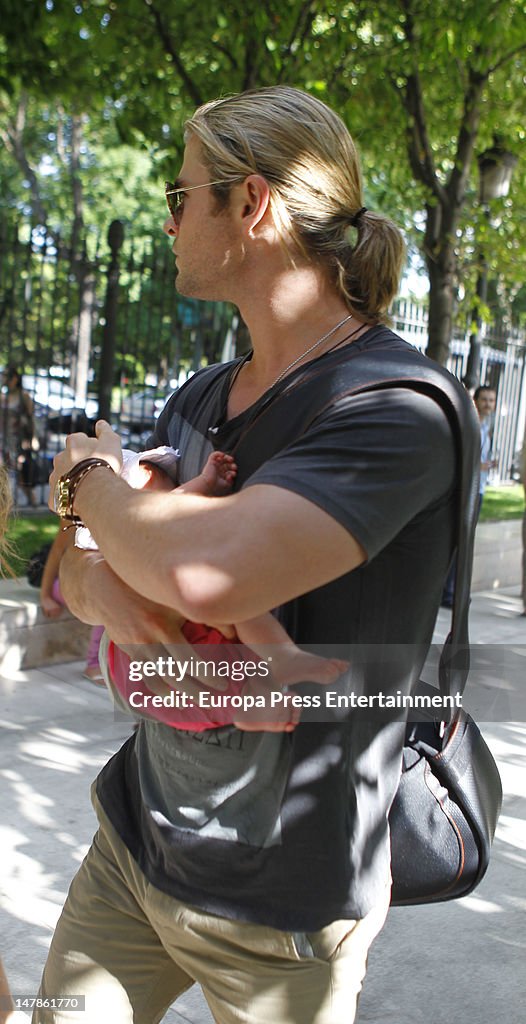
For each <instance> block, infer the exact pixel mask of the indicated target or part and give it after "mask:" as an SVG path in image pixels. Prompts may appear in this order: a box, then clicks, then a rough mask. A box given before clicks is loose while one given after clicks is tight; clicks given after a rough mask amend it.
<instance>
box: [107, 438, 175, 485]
mask: <svg viewBox="0 0 526 1024" xmlns="http://www.w3.org/2000/svg"><path fill="white" fill-rule="evenodd" d="M178 459H179V452H178V451H175V449H173V448H168V447H167V446H162V447H160V448H152V449H151V450H150V451H147V452H132V451H129V449H127V448H124V449H123V452H122V470H121V476H122V478H123V480H126V483H128V484H129V485H130V487H133V488H134V489H135V490H137V491H144V490H150V491H172V490H173V488H174V487H175V485H176V482H177V462H178Z"/></svg>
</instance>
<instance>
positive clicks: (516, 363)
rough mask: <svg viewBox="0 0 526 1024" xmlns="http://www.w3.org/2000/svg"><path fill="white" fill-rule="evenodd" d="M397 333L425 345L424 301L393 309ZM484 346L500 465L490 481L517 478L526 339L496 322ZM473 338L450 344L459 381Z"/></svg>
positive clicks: (484, 376) (525, 417)
mask: <svg viewBox="0 0 526 1024" xmlns="http://www.w3.org/2000/svg"><path fill="white" fill-rule="evenodd" d="M393 321H394V323H393V326H394V329H395V331H397V333H398V334H400V335H401V337H403V338H405V340H406V341H409V342H410V343H411V344H412V345H414V346H415V347H416V348H418V349H420V350H421V351H425V349H426V346H427V309H426V307H425V305H424V304H423V303H417V302H414V301H412V300H410V299H399V300H397V302H396V303H395V304H394V308H393ZM484 341H485V344H483V345H482V348H481V365H480V382H481V384H488V385H490V386H491V387H492V388H494V389H495V391H496V393H497V407H496V410H495V416H494V423H493V430H492V434H493V444H492V456H493V458H494V459H495V460H496V462H497V466H496V468H495V469H494V470H492V471H491V473H490V482H493V483H500V482H507V481H509V480H511V479H513V478H515V477H516V478H518V474H517V470H518V453H519V451H520V448H521V446H522V442H523V438H524V431H525V424H526V337H525V335H524V334H521V333H520V332H518V331H512V330H510V329H509V328H506V327H505V325H504V324H501V323H498V324H495V325H494V326H492V327H491V328H490V329H488V330H487V331H486V334H485V337H484ZM468 356H469V335H468V333H467V332H466V333H465V334H463V333H460V332H456V333H455V334H454V337H453V338H452V341H451V346H450V355H449V359H448V362H447V366H448V369H449V370H450V371H451V373H453V374H454V375H455V376H456V377H458V379H459V380H463V379H464V377H465V375H466V370H467V363H468Z"/></svg>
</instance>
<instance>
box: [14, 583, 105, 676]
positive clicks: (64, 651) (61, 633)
mask: <svg viewBox="0 0 526 1024" xmlns="http://www.w3.org/2000/svg"><path fill="white" fill-rule="evenodd" d="M90 632H91V626H86V625H85V624H84V623H83V622H79V620H78V619H75V618H74V617H73V615H71V614H70V613H69V612H68V611H67V609H66V608H64V610H63V612H62V615H61V616H60V618H58V619H46V617H45V616H44V614H43V612H42V609H41V607H40V603H39V595H38V590H37V589H36V588H35V587H31V586H30V585H29V583H28V582H27V580H25V579H16V580H2V581H1V582H0V672H2V671H7V670H13V669H15V670H16V669H20V668H23V669H28V668H39V667H41V666H43V665H54V664H58V663H60V662H68V661H78V660H80V659H82V658H84V657H85V655H86V650H87V646H88V641H89V637H90Z"/></svg>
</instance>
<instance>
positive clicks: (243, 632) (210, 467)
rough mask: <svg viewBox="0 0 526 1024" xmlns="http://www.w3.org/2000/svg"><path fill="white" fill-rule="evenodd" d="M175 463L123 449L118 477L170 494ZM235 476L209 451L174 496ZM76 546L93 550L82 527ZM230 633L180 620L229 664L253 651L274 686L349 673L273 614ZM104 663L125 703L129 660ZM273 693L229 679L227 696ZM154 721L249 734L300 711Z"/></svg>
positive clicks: (290, 724) (191, 636)
mask: <svg viewBox="0 0 526 1024" xmlns="http://www.w3.org/2000/svg"><path fill="white" fill-rule="evenodd" d="M178 458H179V453H178V452H176V451H175V450H174V449H173V448H168V447H166V446H163V447H160V448H154V449H152V450H151V451H147V452H140V453H136V452H130V451H127V450H126V449H125V450H124V451H123V468H122V471H121V475H122V477H123V479H125V480H126V481H127V483H129V484H130V486H131V487H134V488H136V489H138V490H155V491H160V490H162V491H171V490H173V489H174V487H175V481H176V476H177V461H178ZM236 472H237V467H236V464H235V461H234V459H233V458H232V456H231V455H226V454H225V453H224V452H212V453H211V455H210V456H209V457H208V460H207V462H206V464H205V466H204V468H203V470H202V472H201V473H200V474H199V476H196V477H194V478H193V479H192V480H189V481H188V482H187V483H185V484H181V485H179V486H178V487H177V493H178V494H181V493H184V494H200V495H203V496H205V497H221V496H223V495H226V494H229V493H230V491H231V489H232V485H233V482H234V480H235V477H236ZM75 543H76V545H77V547H84V548H89V547H91V548H95V547H96V545H95V543H94V541H93V539H92V537H91V534H90V533H89V531H88V530H87V528H86V527H81V528H79V529H78V530H77V536H76V541H75ZM234 629H235V632H236V636H235V637H234V639H232V638H231V637H226V636H224V635H223V634H222V633H221V632H220V631H219V630H218V629H217V628H212V627H207V626H203V625H198V624H196V623H192V622H188V621H187V620H185V619H184V618H183V617H182V616H181V630H182V633H183V635H184V636H185V638H186V640H187V641H188V643H189V644H190V645H195V644H212V645H217V644H224V645H227V646H228V647H229V648H230V651H227V650H226V648H225V657H229V656H230V659H231V660H232V647H233V646H234V648H235V645H237V644H242V645H244V646H245V647H247V648H249V651H248V652H245V653H246V655H247V656H248V657H250V654H251V652H255V654H256V655H257V657H258V658H259V659H268V660H270V667H271V679H272V683H274V684H277V686H278V688H283V687H285V686H286V685H287V684H292V683H299V682H304V681H307V680H309V681H311V682H316V683H323V684H329V683H333V682H334V681H335V680H336V679H337V678H338V676H340V675H341V674H342V672H344V671H345V670H346V669H347V668H348V662H346V661H340V660H339V659H336V658H321V657H318V656H317V655H313V654H309V653H307V652H306V651H303V650H301V648H300V647H297V646H296V644H295V643H294V642H293V641H292V640H291V638H290V637H289V635H288V633H287V632H286V631H285V629H284V628H283V626H282V625H281V624H280V623H279V622H278V620H277V619H276V618H275V617H274V615H272V614H271V612H267V613H266V614H264V615H259V616H258V617H257V618H253V619H248V620H246V621H245V622H240V623H236V624H234ZM178 647H179V645H178ZM193 655H195V651H194V649H193V647H192V648H191V650H190V657H191V656H193ZM247 656H245V657H244V659H243V660H244V661H246V660H247ZM233 657H234V658H235V659H236V660H237V661H239V659H240V652H239V649H235V653H234V655H233ZM108 661H109V668H110V674H111V678H112V682H113V683H114V685H115V687H116V688H117V690H118V692H119V694H120V695H121V697H124V698H125V699H126V698H127V696H128V691H129V688H130V681H129V665H130V659H129V657H128V655H127V654H125V653H124V652H123V651H121V650H120V649H119V648H118V647H117V646H115V645H113V644H112V643H110V649H109V656H108ZM201 681H202V682H204V683H207V684H208V685H209V680H206V679H202V680H201ZM137 689H138V685H137V683H134V684H133V690H134V691H137ZM271 689H272V685H271V683H269V682H266V681H265V680H263V679H261V678H260V679H249V680H247V679H245V680H243V682H242V683H241V684H236V683H234V682H233V681H231V680H230V681H229V684H228V689H227V691H226V692H227V693H228V694H231V695H232V694H236V695H237V694H241V693H243V695H244V696H246V695H250V696H253V697H258V696H263V697H266V696H267V695H268V694H269V693H270V691H271ZM274 689H276V685H274ZM144 692H145V693H147V692H148V691H147V690H146V689H145V691H144ZM224 692H225V691H223V693H224ZM165 712H166V713H165ZM155 717H157V718H160V719H161V720H162V721H164V722H165V723H166V724H169V725H171V726H172V727H173V728H178V729H185V730H189V731H195V732H197V731H202V730H204V729H213V728H220V727H222V726H224V725H230V724H234V725H235V726H236V727H237V728H238V729H244V730H248V731H252V730H257V731H261V730H265V731H273V732H274V731H275V732H291V731H292V730H293V729H294V728H295V727H296V724H297V722H298V720H299V712H297V711H296V710H295V709H290V708H288V707H283V706H281V705H278V709H273V710H272V714H271V713H270V709H269V712H268V714H267V711H265V722H264V724H262V723H261V720H260V718H259V716H256V715H255V714H254V712H253V711H251V710H247V711H245V712H243V711H242V710H240V709H236V710H235V711H233V710H230V711H228V712H227V715H226V716H225V713H224V712H223V713H222V714H218V713H217V712H215V713H214V715H213V717H211V715H210V713H207V712H205V711H201V710H200V709H193V710H192V711H191V712H187V713H186V716H185V712H184V711H181V710H179V711H178V712H177V711H174V710H173V709H169V710H168V709H163V713H162V714H157V713H156V715H155ZM190 718H191V721H190Z"/></svg>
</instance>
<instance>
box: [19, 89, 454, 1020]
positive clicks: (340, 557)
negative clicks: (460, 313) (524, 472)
mask: <svg viewBox="0 0 526 1024" xmlns="http://www.w3.org/2000/svg"><path fill="white" fill-rule="evenodd" d="M166 199H167V202H168V208H169V216H168V218H167V220H166V222H165V224H164V230H165V232H166V234H167V235H168V237H169V238H170V239H171V241H172V244H173V252H174V256H175V262H176V267H177V281H176V285H177V289H178V290H179V291H180V293H181V294H183V295H185V296H189V297H192V298H200V299H208V300H210V299H211V300H216V301H229V302H232V303H234V304H235V305H237V307H238V309H239V310H240V312H241V315H242V316H243V319H244V321H245V323H246V325H247V327H248V330H249V332H250V337H251V342H252V349H251V352H250V353H249V355H248V357H243V358H241V359H236V360H234V361H233V362H232V363H229V364H225V365H219V366H214V367H208V368H205V369H203V370H201V371H200V372H199V373H197V374H196V375H195V376H194V377H193V378H192V379H191V380H190V381H189V382H188V383H187V384H186V385H185V386H184V387H182V388H181V389H180V391H179V392H178V393H176V394H175V395H174V396H173V397H172V398H171V399H170V400H169V402H168V403H167V406H166V408H165V409H164V411H163V413H162V414H161V416H160V417H159V420H158V422H157V425H156V428H155V432H154V434H153V435H152V437H151V439H150V443H151V445H152V446H153V445H160V444H167V445H170V446H172V447H173V448H176V449H178V451H179V453H180V459H179V481H180V482H181V483H183V484H184V483H185V481H187V480H189V479H191V478H192V477H193V476H195V475H197V474H198V473H199V472H200V470H201V468H202V466H203V465H204V463H205V461H206V459H207V457H208V455H209V453H210V452H211V451H212V449H213V448H216V449H217V450H222V451H226V452H228V453H230V454H232V455H233V456H234V458H235V459H236V463H237V466H238V476H237V481H236V487H235V489H234V491H233V493H231V494H229V495H226V496H223V497H205V496H201V495H185V494H184V493H182V494H181V495H178V494H177V490H175V491H174V492H172V493H171V494H153V493H150V494H146V493H143V492H137V491H132V490H131V489H130V488H128V487H127V485H126V483H124V482H123V481H122V479H120V478H119V476H118V470H119V468H120V463H121V449H120V442H119V439H118V437H117V436H116V435H115V434H114V433H113V432H112V431H111V429H110V428H109V426H108V424H105V423H104V422H101V423H99V424H98V426H97V438H96V439H89V438H87V437H85V436H84V435H74V436H73V437H71V438H70V439H69V440H68V443H67V446H66V450H65V451H64V452H63V453H61V454H60V455H59V456H58V457H57V458H56V460H55V471H54V474H53V476H52V478H51V490H52V491H53V490H54V491H55V501H56V505H55V507H56V508H57V509H58V511H59V512H60V514H62V515H64V516H66V517H69V518H71V517H73V516H76V517H78V518H79V519H80V520H81V521H82V522H84V523H85V524H86V525H87V526H88V527H89V528H90V530H91V532H92V534H93V536H94V538H95V540H96V542H97V544H98V547H99V549H100V553H87V552H84V553H81V552H79V551H75V550H73V551H72V552H70V553H69V554H67V555H66V557H65V559H64V563H63V571H62V573H61V583H62V585H63V588H64V593H65V597H66V600H67V602H68V605H69V606H70V607H71V608H72V609H73V611H74V612H75V614H76V615H78V617H79V618H81V619H83V620H84V621H87V622H92V623H95V622H104V623H105V625H106V630H107V634H108V636H109V637H110V638H111V639H112V640H113V641H114V642H116V643H117V644H120V645H126V648H127V650H129V649H130V648H129V645H130V644H132V645H133V644H135V645H140V644H145V645H150V644H159V643H161V644H163V643H173V641H174V635H175V636H177V630H176V628H175V625H174V621H177V622H179V621H180V616H181V614H182V615H183V616H185V617H186V618H187V619H188V620H190V621H191V622H195V623H206V624H207V625H214V624H225V623H226V624H227V625H226V626H225V625H222V626H221V625H220V627H219V628H221V629H222V630H223V632H225V633H226V634H227V635H231V634H229V626H228V624H230V623H232V622H243V621H245V620H247V619H249V618H253V617H255V616H257V615H260V614H262V613H264V612H268V611H269V609H275V610H276V614H278V615H279V618H280V621H281V622H282V624H283V625H284V626H285V628H286V629H287V631H288V632H289V634H290V635H291V636H292V637H293V639H294V640H295V642H296V643H298V644H300V645H303V646H308V647H309V649H311V648H314V649H317V645H319V648H323V651H327V650H328V649H329V648H331V649H332V648H338V650H339V651H340V652H341V649H342V647H343V648H344V649H345V652H346V654H348V657H349V659H350V660H351V661H352V657H351V651H355V650H360V651H361V652H362V658H364V660H362V662H361V663H360V664H358V662H357V661H355V662H354V663H353V666H352V670H353V672H356V679H355V678H354V676H353V686H354V685H356V686H357V685H358V683H360V685H361V686H362V687H363V688H364V692H365V693H369V692H371V690H372V688H374V685H375V684H376V683H377V682H378V672H379V670H382V650H383V649H384V648H383V645H395V646H396V647H397V648H398V649H399V651H400V660H399V662H397V664H396V666H395V665H394V664H393V665H391V664H390V665H389V669H390V670H391V674H392V675H394V676H396V680H395V682H396V685H397V686H400V687H401V688H402V689H404V690H405V691H409V690H410V689H411V687H412V686H413V685H414V683H415V680H416V679H417V678H418V673H419V671H420V668H421V664H422V661H423V658H424V657H425V653H426V650H427V647H428V645H429V643H430V639H431V636H432V632H433V626H434V622H435V617H436V612H437V608H438V606H439V602H440V594H441V589H442V585H443V580H444V577H445V574H446V570H447V566H448V564H449V561H450V558H451V552H452V547H453V543H454V515H453V510H454V500H455V498H454V493H455V491H454V484H455V445H454V441H453V436H452V430H451V426H450V423H449V420H448V417H447V416H446V414H445V413H444V411H443V409H442V407H441V406H440V404H439V403H438V402H436V401H435V400H434V399H433V398H432V397H429V395H428V394H426V393H424V392H423V391H418V390H415V389H413V388H411V387H404V386H398V384H399V383H400V382H399V381H398V380H397V377H398V370H399V364H401V363H404V365H406V366H407V365H408V364H409V365H410V366H413V367H414V371H415V374H416V375H418V372H419V370H420V369H421V368H422V366H423V365H424V364H425V363H426V360H425V358H424V357H421V356H419V355H418V353H416V352H415V351H414V350H413V349H411V347H410V346H407V345H406V344H405V343H404V342H403V341H402V340H401V339H400V338H398V337H397V336H396V335H394V334H393V333H392V332H391V331H390V330H389V328H388V327H387V326H386V319H387V310H388V307H389V305H390V303H391V302H392V299H393V297H394V295H395V294H396V290H397V287H398V281H399V275H400V271H401V267H402V264H403V244H402V239H401V235H400V232H399V231H398V229H397V228H396V227H395V226H394V225H393V224H392V223H391V222H390V221H389V220H388V219H387V218H385V217H383V216H382V215H381V214H379V213H376V212H371V211H369V210H367V209H366V208H365V204H364V198H363V192H362V183H361V175H360V167H359V162H358V157H357V154H356V150H355V147H354V144H353V141H352V138H351V136H350V135H349V132H348V131H347V129H346V127H345V125H344V124H343V122H342V121H341V119H340V118H339V117H337V115H336V114H334V113H333V112H332V111H331V110H330V109H329V108H328V107H326V106H325V105H324V104H323V103H321V102H320V101H319V100H316V99H314V98H313V97H311V96H308V95H306V94H304V93H301V92H299V91H298V90H296V89H292V88H288V87H276V88H269V89H263V90H258V91H255V92H251V93H245V94H241V95H240V96H233V97H229V98H227V99H221V100H217V101H215V102H213V103H209V104H206V105H205V106H204V107H202V108H200V109H199V110H198V111H196V113H195V115H194V116H193V117H192V118H191V119H190V121H189V122H188V124H187V128H186V149H185V155H184V160H183V164H182V167H181V170H180V172H179V177H178V178H177V180H176V181H175V182H173V183H167V186H166ZM364 363H365V365H366V366H367V373H368V374H369V377H371V376H372V377H373V378H374V377H375V375H376V374H378V375H379V376H381V377H382V378H385V379H386V380H387V381H388V382H389V381H391V383H393V380H394V384H395V386H392V387H391V386H389V387H386V388H381V389H375V388H368V387H365V388H364V389H362V391H361V392H360V393H359V394H354V393H352V392H353V388H355V387H356V386H357V382H358V380H359V374H358V377H357V376H356V374H357V373H358V369H357V368H358V367H361V368H362V370H361V372H362V375H363V372H364V371H363V367H364ZM436 374H437V378H438V377H440V379H442V376H443V377H444V378H445V372H444V371H441V370H439V369H437V370H436ZM440 375H442V376H440ZM391 378H393V379H391ZM458 390H459V393H461V392H462V389H461V387H460V385H459V386H458ZM459 400H460V401H461V402H462V401H463V400H464V399H463V398H462V397H460V399H459ZM465 401H466V402H468V401H469V400H468V399H467V398H466V399H465ZM129 536H134V537H135V536H140V538H141V544H140V545H136V546H135V547H134V550H133V551H132V550H130V547H129V545H128V544H127V543H126V538H127V537H129ZM174 610H176V612H177V615H174ZM139 649H140V648H139V647H136V650H139ZM148 649H150V648H148ZM364 652H365V654H364ZM383 675H384V676H385V672H384V673H383ZM373 677H374V678H373ZM188 685H190V684H188ZM191 685H193V686H194V690H193V691H192V692H193V693H194V694H195V687H196V685H197V686H198V687H199V692H201V693H202V692H205V690H206V688H204V687H203V684H202V682H201V683H199V684H196V683H195V680H194V682H193V683H191ZM186 686H187V683H186V681H183V682H182V683H181V684H177V686H176V685H175V684H174V683H172V686H171V689H172V690H173V689H176V690H177V691H178V692H189V691H187V690H185V687H186ZM285 696H288V697H290V696H291V695H290V694H283V695H282V694H280V693H279V691H278V699H285ZM403 739H404V721H403V716H401V717H399V718H398V719H396V720H389V719H386V718H385V717H382V716H380V717H378V716H374V717H371V716H367V715H365V716H362V715H358V714H356V713H342V714H336V715H332V716H325V717H324V716H322V718H321V720H320V721H313V720H310V719H309V717H308V716H307V715H305V716H304V715H303V712H302V718H301V721H300V722H299V724H297V726H296V728H295V729H294V731H293V732H291V733H287V734H285V733H271V732H269V731H265V728H264V723H263V724H262V727H261V729H260V730H256V731H253V732H240V731H239V730H237V729H235V728H234V727H233V726H228V727H226V728H224V729H218V730H214V731H213V732H211V733H209V734H208V735H207V734H206V733H204V734H203V733H201V734H200V735H199V736H198V737H196V735H195V734H192V733H185V732H184V731H181V730H178V729H170V728H169V726H167V725H163V724H160V723H159V722H156V721H155V720H151V719H150V720H143V721H142V722H141V726H140V728H139V730H138V732H137V733H136V734H135V735H134V736H133V737H132V738H131V739H130V740H129V741H128V742H127V743H126V744H125V745H124V747H123V748H122V750H120V751H119V752H118V753H117V754H116V755H115V756H114V757H113V758H112V760H111V761H110V762H109V764H108V765H107V766H106V767H105V768H104V769H103V771H102V772H101V774H100V775H99V778H98V780H97V783H96V787H95V793H94V802H95V807H96V810H97V814H98V817H99V823H100V827H99V831H98V833H97V835H96V837H95V839H94V842H93V845H92V848H91V850H90V851H89V853H88V856H87V858H86V860H85V862H84V864H83V865H82V867H81V868H80V871H79V873H78V874H77V876H76V878H75V879H74V880H73V883H72V886H71V889H70V893H69V896H68V899H67V902H66V905H65V907H64V910H63V913H62V916H61V918H60V921H59V923H58V925H57V930H56V933H55V936H54V939H53V942H52V946H51V950H50V954H49V958H48V963H47V965H46V968H45V971H44V976H43V981H42V990H41V994H42V996H43V998H47V997H50V996H54V997H57V996H60V994H62V993H67V992H70V993H71V992H73V991H74V992H75V993H83V994H85V998H86V1010H85V1014H84V1015H83V1022H85V1024H95V1022H97V1024H98V1022H100V1021H101V1020H108V1021H109V1020H111V1021H112V1024H131V1022H132V1021H133V1022H134V1024H154V1022H156V1021H159V1020H161V1019H162V1016H163V1014H164V1013H165V1011H166V1010H167V1008H168V1007H169V1006H170V1004H171V1003H172V1002H173V1000H175V999H176V997H177V996H178V995H179V994H180V993H181V992H183V991H184V990H185V989H186V988H188V987H189V986H190V985H192V984H193V983H194V982H195V981H197V982H199V983H200V984H201V986H202V988H203V992H204V995H205V997H206V999H207V1002H208V1004H209V1006H210V1008H211V1011H212V1013H213V1016H214V1018H215V1020H216V1021H217V1022H219V1024H234V1022H236V1024H239V1022H243V1024H269V1021H276V1022H279V1024H351V1021H352V1020H353V1017H354V1011H355V1007H356V1004H357V999H358V995H359V992H360V988H361V984H362V979H363V977H364V974H365V969H366V961H367V955H368V950H369V947H370V944H371V942H372V940H373V938H374V936H375V935H376V934H377V933H378V931H379V930H380V928H381V927H382V924H383V922H384V920H385V916H386V913H387V909H388V905H389V896H390V848H389V829H388V820H387V819H388V812H389V807H390V805H391V802H392V800H393V797H394V795H395V792H396V789H397V785H398V781H399V776H400V766H401V751H402V746H403ZM34 1020H35V1021H36V1022H49V1021H56V1022H62V1021H65V1020H66V1016H65V1015H61V1012H60V1010H57V1009H55V1010H40V1011H38V1012H37V1013H36V1015H35V1017H34Z"/></svg>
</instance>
